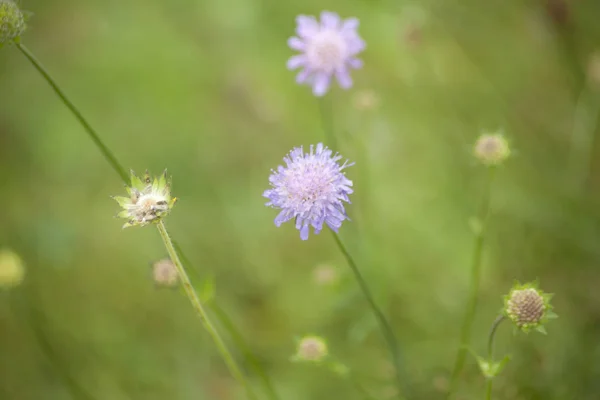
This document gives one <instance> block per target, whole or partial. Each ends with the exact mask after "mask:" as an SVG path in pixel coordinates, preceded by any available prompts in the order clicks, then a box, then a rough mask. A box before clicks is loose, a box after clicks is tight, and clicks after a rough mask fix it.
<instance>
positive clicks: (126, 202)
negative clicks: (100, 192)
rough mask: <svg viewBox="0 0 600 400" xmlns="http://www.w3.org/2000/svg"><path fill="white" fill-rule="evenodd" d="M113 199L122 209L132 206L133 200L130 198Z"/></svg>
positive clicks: (115, 197)
mask: <svg viewBox="0 0 600 400" xmlns="http://www.w3.org/2000/svg"><path fill="white" fill-rule="evenodd" d="M111 198H112V199H113V200H115V201H116V202H117V203H119V206H121V207H122V208H125V207H126V206H127V205H129V204H131V198H130V197H125V196H112V197H111Z"/></svg>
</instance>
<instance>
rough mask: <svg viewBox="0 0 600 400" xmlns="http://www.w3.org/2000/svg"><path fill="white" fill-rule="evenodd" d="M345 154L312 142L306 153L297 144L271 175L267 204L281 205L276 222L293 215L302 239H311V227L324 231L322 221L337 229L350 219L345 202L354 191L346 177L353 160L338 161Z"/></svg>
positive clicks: (277, 206)
mask: <svg viewBox="0 0 600 400" xmlns="http://www.w3.org/2000/svg"><path fill="white" fill-rule="evenodd" d="M341 158H342V156H341V155H339V154H337V153H336V154H335V155H334V154H333V152H332V151H331V150H330V149H328V148H327V147H325V146H323V144H322V143H319V144H317V146H316V150H315V149H314V146H313V145H311V146H310V152H309V153H304V151H303V149H302V147H296V148H294V149H293V150H292V151H290V153H289V154H288V155H287V156H286V157H284V158H283V160H284V161H285V163H286V167H283V166H281V165H280V166H279V167H278V168H277V171H272V172H273V173H272V174H271V176H270V177H269V182H270V184H271V186H272V188H271V189H269V190H266V191H265V192H264V194H263V196H264V197H266V198H268V199H269V202H268V203H266V205H267V206H270V207H273V208H277V209H280V210H281V212H280V213H279V215H277V217H276V218H275V225H277V226H278V227H279V226H281V224H282V223H284V222H287V221H289V220H290V219H292V218H295V219H296V229H298V230H299V231H300V238H301V239H302V240H307V239H308V233H309V227H310V226H312V227H313V228H314V232H315V234H317V233H319V232H321V230H322V229H323V223H326V224H327V226H329V227H330V228H331V229H332V230H333V231H335V232H337V231H338V228H339V227H340V226H342V222H343V221H344V220H345V219H349V218H348V216H347V215H346V210H345V209H344V203H343V202H347V203H350V199H349V198H348V195H349V194H351V193H352V189H351V186H352V181H351V180H349V179H348V178H346V175H345V173H344V172H342V171H343V170H344V169H345V168H346V167H350V166H352V165H354V163H348V161H346V162H344V164H342V165H340V164H339V163H338V161H339V160H340V159H341Z"/></svg>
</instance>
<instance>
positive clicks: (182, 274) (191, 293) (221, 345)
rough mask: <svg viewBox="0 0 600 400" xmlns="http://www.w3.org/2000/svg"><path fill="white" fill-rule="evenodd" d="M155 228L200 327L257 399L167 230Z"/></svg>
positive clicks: (252, 397) (234, 374) (161, 227)
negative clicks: (211, 318)
mask: <svg viewBox="0 0 600 400" xmlns="http://www.w3.org/2000/svg"><path fill="white" fill-rule="evenodd" d="M156 226H157V228H158V231H159V232H160V236H161V238H162V240H163V242H164V244H165V247H166V248H167V252H168V253H169V257H171V261H173V264H175V267H176V268H177V272H178V273H179V278H180V279H181V283H182V285H183V289H184V290H185V293H186V295H187V297H188V299H189V300H190V303H192V307H194V310H195V311H196V314H197V315H198V317H199V318H200V321H201V322H202V325H204V328H205V329H206V330H207V332H208V334H209V335H210V336H211V338H212V339H213V341H214V342H215V344H216V346H217V349H218V350H219V353H221V357H223V360H224V361H225V364H227V367H228V368H229V371H230V372H231V375H233V377H234V378H235V379H236V380H237V381H238V382H239V383H240V384H241V385H242V386H244V388H245V389H246V394H247V395H248V398H249V399H253V400H256V399H257V397H256V395H255V394H254V391H253V390H252V388H251V387H250V385H249V383H248V381H247V380H246V378H245V377H244V374H243V373H242V371H241V369H240V367H239V366H238V365H237V363H236V361H235V360H234V358H233V356H232V354H231V352H230V351H229V349H228V348H227V346H226V345H225V342H224V341H223V339H222V338H221V336H220V335H219V332H218V331H217V329H216V328H215V326H214V324H213V323H212V321H211V320H210V317H209V316H208V314H207V312H206V310H205V309H204V306H203V305H202V303H201V302H200V298H199V297H198V295H197V294H196V291H195V290H194V288H193V286H192V283H191V282H190V278H189V277H188V275H187V272H186V271H185V269H184V268H183V264H182V263H181V261H180V260H179V256H178V255H177V251H176V250H175V247H174V246H173V242H172V241H171V238H170V237H169V233H168V232H167V229H166V228H165V224H164V222H163V221H162V220H161V221H159V222H158V224H157V225H156Z"/></svg>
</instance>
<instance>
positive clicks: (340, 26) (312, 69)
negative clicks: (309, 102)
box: [287, 11, 366, 96]
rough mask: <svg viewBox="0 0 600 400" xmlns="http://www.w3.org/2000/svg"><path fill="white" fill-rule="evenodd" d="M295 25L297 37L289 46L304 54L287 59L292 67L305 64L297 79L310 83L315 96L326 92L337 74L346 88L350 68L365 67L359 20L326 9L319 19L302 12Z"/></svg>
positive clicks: (348, 83)
mask: <svg viewBox="0 0 600 400" xmlns="http://www.w3.org/2000/svg"><path fill="white" fill-rule="evenodd" d="M296 24H297V25H296V34H297V35H298V36H294V37H291V38H290V39H289V40H288V45H289V46H290V48H292V49H293V50H298V51H299V52H300V53H301V54H298V55H295V56H292V57H291V58H290V59H289V60H288V62H287V67H288V69H290V70H294V69H297V68H300V67H302V71H300V73H299V74H298V75H297V77H296V81H297V82H298V83H306V84H309V85H311V86H312V89H313V93H314V95H315V96H323V95H324V94H325V93H327V90H328V89H329V85H330V83H331V78H332V77H333V76H334V75H335V77H336V79H337V81H338V83H339V84H340V86H341V87H342V88H343V89H348V88H350V87H351V86H352V78H351V77H350V72H349V69H350V68H355V69H356V68H360V67H362V61H361V60H359V59H358V58H356V55H357V54H358V53H360V52H361V51H363V50H364V49H365V47H366V45H365V42H364V41H363V40H362V39H361V37H360V36H359V34H358V32H357V29H358V24H359V22H358V19H356V18H348V19H346V20H342V19H341V18H340V16H339V15H338V14H336V13H333V12H328V11H323V12H322V13H321V21H320V22H319V21H317V19H316V18H315V17H312V16H311V17H309V16H306V15H299V16H298V17H297V18H296Z"/></svg>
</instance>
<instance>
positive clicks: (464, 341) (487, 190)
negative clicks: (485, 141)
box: [447, 166, 496, 399]
mask: <svg viewBox="0 0 600 400" xmlns="http://www.w3.org/2000/svg"><path fill="white" fill-rule="evenodd" d="M487 172H488V173H487V179H486V180H485V187H484V191H483V198H482V202H481V208H480V212H479V217H478V220H477V223H476V224H474V226H473V228H474V229H473V230H474V233H475V243H474V246H473V254H472V261H471V283H470V288H469V299H468V302H467V307H466V312H465V317H464V320H463V324H462V328H461V332H460V347H459V349H458V353H457V355H456V360H455V362H454V368H453V369H452V375H451V377H450V385H449V388H448V393H447V398H448V399H451V398H452V396H453V394H454V391H455V390H456V386H457V384H458V377H459V375H460V373H461V371H462V369H463V367H464V365H465V360H466V356H467V349H468V346H469V342H470V340H471V327H472V325H473V319H474V318H475V311H476V310H477V302H478V298H479V282H480V280H481V266H482V258H483V257H482V255H483V244H484V237H485V231H486V225H487V220H488V216H489V212H490V200H491V188H492V182H493V180H494V175H495V172H496V170H495V167H494V166H489V167H488V171H487Z"/></svg>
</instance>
